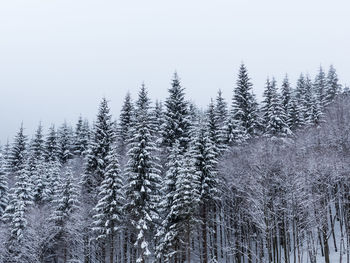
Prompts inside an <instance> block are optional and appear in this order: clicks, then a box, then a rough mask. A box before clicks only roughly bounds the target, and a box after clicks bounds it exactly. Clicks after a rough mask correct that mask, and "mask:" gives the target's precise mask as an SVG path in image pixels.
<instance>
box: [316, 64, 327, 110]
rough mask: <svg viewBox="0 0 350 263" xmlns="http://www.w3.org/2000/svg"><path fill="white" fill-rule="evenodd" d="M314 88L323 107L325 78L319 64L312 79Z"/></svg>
mask: <svg viewBox="0 0 350 263" xmlns="http://www.w3.org/2000/svg"><path fill="white" fill-rule="evenodd" d="M314 90H315V92H316V94H317V98H318V101H319V102H320V105H321V107H322V108H323V107H324V106H325V105H326V102H327V99H326V97H327V79H326V74H325V73H324V71H323V68H322V67H321V66H320V69H319V72H318V74H317V75H316V78H315V81H314Z"/></svg>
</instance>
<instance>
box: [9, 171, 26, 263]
mask: <svg viewBox="0 0 350 263" xmlns="http://www.w3.org/2000/svg"><path fill="white" fill-rule="evenodd" d="M31 190H32V186H31V184H30V180H29V178H28V171H27V170H26V169H25V168H24V167H23V166H22V168H21V169H20V170H18V171H17V173H16V183H15V186H14V188H13V189H12V193H11V194H10V202H9V204H8V206H7V207H6V209H5V212H4V215H3V219H4V221H5V222H6V223H7V225H8V227H9V230H10V234H9V240H8V241H7V247H8V253H9V260H8V262H18V263H20V262H27V260H26V253H25V251H26V247H27V246H28V244H26V242H25V236H26V235H27V223H28V222H27V212H28V209H29V207H30V205H31V204H32V200H33V196H32V191H31Z"/></svg>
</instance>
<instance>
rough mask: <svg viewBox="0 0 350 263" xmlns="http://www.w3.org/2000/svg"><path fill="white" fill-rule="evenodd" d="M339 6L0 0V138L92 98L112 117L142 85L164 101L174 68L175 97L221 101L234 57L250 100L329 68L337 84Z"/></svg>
mask: <svg viewBox="0 0 350 263" xmlns="http://www.w3.org/2000/svg"><path fill="white" fill-rule="evenodd" d="M349 10H350V2H349V1H348V0H347V1H346V0H343V1H340V0H332V1H330V0H328V1H325V0H293V1H292V0H291V1H283V0H274V1H273V0H264V1H262V0H231V1H228V0H227V1H223V0H211V1H206V0H177V1H168V0H159V1H155V0H147V1H145V0H142V1H141V0H140V1H132V0H130V1H118V0H113V1H112V0H111V1H109V0H99V1H97V0H95V1H91V0H21V1H20V0H0V123H1V125H0V141H1V142H2V143H4V141H5V140H6V139H7V138H10V139H12V137H13V135H14V134H15V132H16V131H17V130H18V127H19V125H20V123H21V121H23V122H24V126H25V127H26V128H27V129H26V131H27V133H32V132H33V129H35V128H36V126H37V124H38V122H39V121H42V123H43V125H44V126H45V128H47V127H48V126H49V125H50V123H56V124H60V123H62V122H63V121H64V120H65V119H66V120H67V121H69V122H74V123H75V122H76V119H77V117H78V116H79V114H80V113H81V114H83V116H86V117H88V118H89V119H90V120H92V119H93V118H94V117H95V114H96V111H97V106H98V104H99V101H100V99H101V97H102V96H106V97H107V98H108V99H109V100H110V101H111V103H110V105H111V108H112V111H113V114H114V116H115V117H117V114H118V113H119V110H120V107H121V104H122V101H123V98H124V96H125V93H126V92H127V91H128V90H129V91H131V93H132V94H133V97H134V98H135V97H136V94H137V90H138V88H139V87H140V84H141V83H142V82H143V81H145V83H146V85H147V87H148V88H149V92H150V95H151V97H152V98H153V99H155V98H159V99H162V100H163V99H164V98H165V97H166V96H167V89H168V87H169V83H170V79H171V77H172V74H173V72H174V70H177V71H178V73H179V75H180V77H181V79H182V83H183V85H184V86H185V87H186V93H187V97H188V98H191V99H192V100H193V101H195V102H196V103H197V104H199V105H200V106H203V107H204V106H206V105H207V104H208V102H209V100H210V97H215V96H216V92H217V90H218V89H219V88H220V89H221V90H222V91H223V93H224V96H225V97H226V98H227V99H230V98H231V94H232V89H233V87H234V84H235V81H236V75H237V71H238V67H239V64H240V62H241V61H244V62H245V64H246V65H247V67H248V70H249V73H250V76H251V78H252V81H253V83H254V90H255V93H257V95H258V97H260V96H261V93H262V89H263V87H264V83H265V79H266V77H267V76H268V75H269V76H272V75H273V76H275V77H276V78H277V80H278V81H279V83H280V81H281V79H282V78H283V76H284V74H285V73H286V72H287V73H288V74H289V76H290V79H291V81H292V83H294V82H295V80H296V78H297V76H298V75H299V74H300V72H302V71H303V72H309V73H310V74H312V75H314V74H315V72H316V71H317V69H318V67H319V65H320V64H322V65H323V66H324V67H325V68H328V66H329V64H331V63H333V64H334V65H335V67H336V69H337V71H338V74H339V76H340V79H341V82H342V83H346V82H347V83H349V78H348V75H347V74H348V72H349V71H350V65H349V60H350V56H349V55H350V54H349V53H350V52H349V47H350V16H349V14H350V11H349Z"/></svg>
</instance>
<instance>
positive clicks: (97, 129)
mask: <svg viewBox="0 0 350 263" xmlns="http://www.w3.org/2000/svg"><path fill="white" fill-rule="evenodd" d="M115 139H116V138H115V130H114V122H113V121H112V116H111V114H110V109H109V106H108V102H107V99H106V98H103V99H102V101H101V103H100V107H99V111H98V114H97V120H96V122H95V124H94V129H93V132H92V135H91V140H90V145H89V149H88V152H87V157H86V164H85V168H84V170H85V171H84V176H83V187H84V189H85V190H86V191H88V192H91V191H93V192H95V191H96V190H97V187H99V186H100V184H101V182H102V181H103V179H104V173H105V170H106V167H107V155H108V153H109V152H110V149H111V148H112V147H113V144H114V143H115Z"/></svg>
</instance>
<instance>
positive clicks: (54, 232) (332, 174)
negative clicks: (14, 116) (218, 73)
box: [0, 64, 350, 263]
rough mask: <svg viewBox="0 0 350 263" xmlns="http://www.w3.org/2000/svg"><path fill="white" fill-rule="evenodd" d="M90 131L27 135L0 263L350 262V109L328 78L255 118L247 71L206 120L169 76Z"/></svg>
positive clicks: (13, 152) (4, 220)
mask: <svg viewBox="0 0 350 263" xmlns="http://www.w3.org/2000/svg"><path fill="white" fill-rule="evenodd" d="M168 91H169V95H168V97H167V99H166V100H165V102H164V103H162V102H160V101H157V102H156V103H154V104H152V102H151V100H150V98H149V95H148V91H147V88H146V87H145V85H144V84H143V85H142V86H141V88H140V91H139V93H138V97H137V99H136V100H135V101H133V100H132V98H131V95H130V94H129V93H128V94H127V95H126V97H125V99H124V103H123V107H122V109H121V113H120V117H119V120H118V122H117V123H116V122H115V121H114V120H113V117H112V113H111V109H110V107H109V105H108V100H107V99H106V98H103V99H102V101H101V103H100V106H99V109H98V113H97V117H96V120H95V121H94V123H93V125H92V127H90V125H89V122H88V121H87V120H84V119H83V118H82V117H81V116H80V117H79V119H78V121H77V124H76V125H75V126H74V128H73V127H72V126H71V125H70V124H68V123H66V122H65V123H63V124H62V125H61V126H59V128H58V129H56V128H55V126H53V125H52V126H51V127H49V128H48V131H47V133H46V134H45V131H44V128H43V127H42V125H41V124H39V126H38V129H37V130H36V132H35V134H34V136H33V137H32V139H30V140H29V139H28V136H26V135H25V129H24V127H23V124H22V125H21V127H20V129H19V131H18V133H17V134H16V136H15V138H14V140H13V142H12V143H11V144H9V143H8V144H7V145H5V146H4V147H2V148H1V154H0V218H1V220H0V262H1V263H2V262H6V263H24V262H28V263H34V262H42V263H48V262H52V263H53V262H64V263H66V262H84V263H97V262H102V263H106V262H109V263H113V262H123V263H129V262H130V263H131V262H139V263H147V262H169V263H170V262H171V263H180V262H187V263H189V262H203V263H209V262H230V263H231V262H232V263H233V262H235V263H244V262H248V263H253V262H259V263H260V262H275V263H278V262H288V263H289V262H311V263H314V262H318V261H319V260H320V258H321V257H323V258H324V259H323V260H324V261H325V262H326V263H329V262H331V260H330V252H331V251H333V252H334V253H338V254H339V258H340V259H342V260H344V261H345V260H347V262H348V261H349V260H350V222H349V220H350V194H349V191H350V179H349V176H348V173H349V171H350V166H349V165H348V163H350V162H349V152H350V141H349V138H348V136H349V135H348V131H349V129H350V96H349V91H348V89H346V88H344V91H342V87H341V85H340V84H339V81H338V77H337V73H336V71H335V69H334V67H333V66H331V67H330V69H329V71H328V74H326V73H325V72H324V71H323V69H322V68H320V70H319V72H318V74H317V76H316V77H315V79H314V80H311V78H310V76H308V75H304V74H301V75H300V77H299V79H298V81H297V83H296V85H295V87H294V88H293V87H292V86H291V84H290V82H289V80H288V77H287V76H286V77H285V78H284V80H283V82H282V83H281V87H280V88H279V87H278V84H277V82H276V80H275V79H274V78H268V79H267V81H266V85H265V90H264V93H263V101H262V103H261V104H259V103H258V102H257V100H256V97H255V94H254V93H253V85H252V83H251V81H250V78H249V74H248V70H247V68H246V66H245V65H244V64H242V65H241V67H240V69H239V73H238V78H237V82H236V84H235V85H234V88H233V96H232V102H231V107H230V108H228V103H227V102H226V101H225V99H224V97H223V95H222V92H221V91H218V94H217V97H216V99H215V100H213V99H212V100H211V101H210V103H209V106H208V108H207V109H206V110H205V111H200V110H198V108H197V107H196V105H194V104H193V103H191V102H189V101H188V100H187V99H186V98H185V89H184V88H183V87H182V85H181V81H180V78H179V76H178V75H177V74H176V73H175V74H174V77H173V80H172V83H171V86H170V88H169V90H168Z"/></svg>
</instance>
